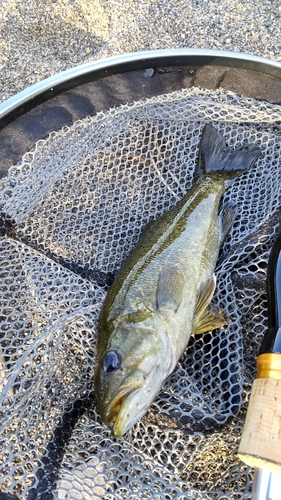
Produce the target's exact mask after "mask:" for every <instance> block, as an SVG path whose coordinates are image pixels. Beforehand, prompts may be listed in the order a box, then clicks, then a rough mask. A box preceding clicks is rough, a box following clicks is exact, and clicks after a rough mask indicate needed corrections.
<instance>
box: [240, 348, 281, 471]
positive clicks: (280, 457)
mask: <svg viewBox="0 0 281 500" xmlns="http://www.w3.org/2000/svg"><path fill="white" fill-rule="evenodd" d="M278 356H279V357H280V354H279V355H278ZM238 456H239V458H240V459H241V460H242V461H243V462H245V463H246V464H247V465H250V466H252V467H258V468H259V469H267V470H270V471H272V472H277V473H279V474H281V377H280V379H279V380H277V379H274V378H257V379H256V380H255V381H254V383H253V388H252V393H251V397H250V402H249V407H248V411H247V416H246V421H245V426H244V430H243V434H242V438H241V442H240V447H239V450H238Z"/></svg>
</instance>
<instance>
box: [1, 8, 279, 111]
mask: <svg viewBox="0 0 281 500" xmlns="http://www.w3.org/2000/svg"><path fill="white" fill-rule="evenodd" d="M280 24H281V4H280V0H173V1H161V0H119V1H118V0H29V1H28V2H25V1H22V0H0V68H1V74H0V81H1V86H0V102H1V101H4V100H6V99H7V98H9V97H11V96H12V95H14V94H16V93H18V92H19V91H20V90H22V89H24V88H26V87H28V86H30V85H32V84H34V83H36V82H38V81H40V80H42V79H43V78H46V77H48V76H51V75H53V74H55V73H58V72H60V71H63V70H65V69H68V68H71V67H73V66H76V65H79V64H82V63H86V62H90V61H94V60H96V59H101V58H104V57H110V56H113V55H119V54H124V53H126V52H137V51H142V50H150V49H160V48H183V47H189V48H205V49H219V50H232V51H236V52H237V51H238V52H245V53H248V54H254V55H259V56H263V57H268V58H270V59H274V60H275V61H281V30H280Z"/></svg>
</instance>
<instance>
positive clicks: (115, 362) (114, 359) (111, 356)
mask: <svg viewBox="0 0 281 500" xmlns="http://www.w3.org/2000/svg"><path fill="white" fill-rule="evenodd" d="M120 366H121V355H120V354H119V353H118V352H116V351H110V352H108V353H107V354H106V355H105V357H104V358H103V370H104V371H105V372H107V373H111V372H114V371H116V370H118V369H119V368H120Z"/></svg>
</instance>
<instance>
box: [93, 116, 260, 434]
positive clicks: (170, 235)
mask: <svg viewBox="0 0 281 500" xmlns="http://www.w3.org/2000/svg"><path fill="white" fill-rule="evenodd" d="M260 153H261V151H260V149H259V147H257V146H256V145H254V144H252V143H249V144H246V145H243V146H242V147H240V148H237V149H235V150H234V151H232V150H231V148H229V147H226V143H225V140H224V138H223V137H222V135H221V134H220V133H219V132H218V131H217V129H216V127H215V126H214V125H213V124H211V123H207V124H206V125H205V127H204V129H203V132H202V135H201V140H200V145H199V154H198V160H197V163H196V166H195V171H194V179H193V184H192V186H191V188H190V189H189V190H188V191H187V193H186V194H185V195H184V196H183V197H182V199H181V200H180V201H178V202H177V204H175V205H174V206H173V207H172V208H171V209H169V210H168V211H167V212H166V213H164V214H163V215H161V216H160V217H159V218H157V219H156V220H153V221H151V222H150V223H149V224H148V226H147V227H146V228H145V230H144V231H143V233H142V234H141V236H140V238H139V241H138V242H137V244H136V245H135V247H134V248H133V249H132V251H131V252H130V253H129V255H128V257H127V258H126V259H125V261H124V263H123V265H122V266H121V268H120V270H119V271H118V273H117V275H116V278H115V280H114V282H113V284H112V286H111V288H110V289H109V291H108V293H107V296H106V298H105V300H104V303H103V305H102V308H101V312H100V316H99V320H98V326H97V346H96V347H97V355H96V366H95V373H94V386H95V394H96V399H97V405H98V411H99V414H100V416H101V419H102V421H103V422H104V423H105V424H106V425H108V426H110V427H111V433H112V436H113V437H114V438H118V437H121V436H123V435H124V434H125V433H126V432H127V431H128V430H130V429H131V428H132V427H133V426H134V425H135V424H136V423H137V422H138V421H139V420H140V419H141V417H142V416H144V415H145V413H146V412H147V410H148V408H149V407H150V405H151V404H152V403H153V401H154V400H155V398H156V397H157V395H158V394H159V392H160V390H161V387H162V386H163V384H164V382H165V381H166V379H167V377H168V376H169V375H170V374H171V373H172V371H173V370H174V369H175V367H176V364H177V362H178V360H179V358H180V357H181V356H182V354H183V353H184V351H185V349H186V347H187V345H188V342H189V339H190V336H191V335H192V334H198V333H204V332H206V331H211V330H214V329H216V328H219V327H222V326H223V325H225V324H226V323H227V318H226V317H225V314H224V313H223V311H222V310H221V309H219V308H214V306H211V305H210V302H211V299H212V297H213V295H214V292H215V288H216V276H215V274H214V270H215V266H216V262H217V259H218V255H219V251H220V247H221V245H222V242H223V241H224V240H225V238H226V235H227V234H228V233H229V230H230V228H231V227H232V225H233V222H234V219H235V216H236V210H235V207H234V205H233V204H232V203H229V204H228V205H227V206H226V208H224V209H223V210H219V205H220V201H221V198H222V196H223V194H224V192H225V190H226V189H227V188H228V186H230V185H231V184H232V183H233V182H234V181H235V178H236V177H237V176H239V175H240V174H242V173H243V172H244V171H246V170H248V169H249V168H250V167H251V166H252V165H253V164H254V163H255V162H256V160H257V158H258V157H259V156H260Z"/></svg>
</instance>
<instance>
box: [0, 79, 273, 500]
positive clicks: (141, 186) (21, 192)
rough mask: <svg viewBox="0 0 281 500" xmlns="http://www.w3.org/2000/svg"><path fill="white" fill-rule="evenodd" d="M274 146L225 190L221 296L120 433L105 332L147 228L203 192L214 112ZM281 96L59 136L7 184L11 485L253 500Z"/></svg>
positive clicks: (102, 494) (5, 413)
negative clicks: (189, 195) (100, 377)
mask: <svg viewBox="0 0 281 500" xmlns="http://www.w3.org/2000/svg"><path fill="white" fill-rule="evenodd" d="M207 122H214V123H215V126H216V127H217V129H218V130H219V131H220V132H221V134H222V135H223V136H224V138H225V140H226V142H227V144H228V145H230V146H232V147H233V148H235V147H238V146H240V145H241V144H243V143H245V142H253V143H255V144H258V145H259V146H260V147H261V149H262V155H261V157H260V158H259V160H258V162H257V163H256V165H255V166H254V167H253V168H252V169H251V170H250V171H249V172H247V173H245V174H243V176H241V177H240V178H239V179H238V180H237V181H236V182H235V183H234V184H233V185H232V186H231V187H230V188H229V190H228V191H227V192H226V193H225V195H224V198H223V200H222V206H223V205H224V204H227V202H228V201H229V200H232V201H234V202H235V205H236V207H237V217H236V220H235V223H234V226H233V228H232V229H231V231H230V234H229V236H228V238H227V240H226V241H225V243H224V245H223V248H222V250H221V254H220V257H219V261H218V265H217V270H216V275H217V290H216V293H215V297H214V302H215V303H216V304H219V305H220V307H221V308H222V309H224V310H225V311H226V314H227V316H228V319H229V321H228V325H227V327H225V328H224V329H220V330H217V331H215V332H212V333H206V334H204V335H200V336H196V338H195V337H192V338H191V340H190V343H189V346H188V348H187V350H186V353H185V354H184V356H183V357H182V359H181V360H180V361H179V363H178V365H177V368H176V370H175V371H174V373H173V374H172V375H171V376H170V377H169V379H168V380H167V381H166V383H165V385H164V387H163V389H162V391H161V393H160V394H159V396H158V397H157V399H156V401H155V403H154V404H153V405H152V406H151V408H150V409H149V411H148V413H147V415H146V416H145V417H144V418H143V419H142V420H141V421H140V422H139V423H138V424H136V426H135V427H134V428H133V429H132V430H131V431H129V432H128V433H127V434H126V435H125V436H124V438H121V439H118V440H115V439H113V438H112V437H111V434H110V430H109V429H108V428H107V427H106V426H104V425H103V424H102V422H101V420H100V417H99V415H98V413H97V412H96V405H95V395H94V393H93V368H94V363H95V331H96V323H97V319H98V316H99V312H100V308H101V304H102V301H103V299H104V297H105V294H106V291H107V289H108V286H109V285H110V284H111V283H112V280H113V279H114V275H115V273H116V271H117V270H118V269H119V267H120V265H121V263H122V261H123V260H124V258H125V256H126V255H127V254H128V253H129V252H130V250H131V248H132V247H133V245H134V244H135V243H136V242H137V240H138V238H139V235H140V232H141V230H142V228H143V227H144V226H145V225H146V224H147V222H148V221H149V220H151V219H155V218H157V217H158V216H159V215H160V214H162V213H163V212H164V211H166V210H168V209H169V208H170V207H172V206H173V205H174V204H175V203H176V202H177V201H178V200H179V199H181V197H182V196H183V194H184V193H185V192H186V190H188V189H189V187H190V186H191V183H192V175H193V171H194V167H195V162H196V158H197V155H198V147H199V142H200V137H201V133H202V129H203V127H204V124H205V123H207ZM280 144H281V113H280V107H279V106H277V105H271V104H268V103H265V102H260V101H255V100H253V99H248V98H244V97H241V96H237V95H235V94H234V93H231V92H227V91H223V90H217V91H210V90H202V89H198V88H193V89H189V90H182V91H177V92H175V93H171V94H167V95H162V96H158V97H155V98H152V99H149V100H146V101H139V102H136V103H133V104H131V105H126V106H121V107H120V108H118V109H110V110H109V111H107V112H104V113H100V114H98V115H96V116H95V117H87V118H86V119H84V120H82V121H77V122H76V123H74V124H73V125H72V126H70V127H67V128H63V129H62V130H61V131H59V132H53V133H51V134H50V136H49V137H48V138H47V139H45V140H41V141H39V142H38V143H37V144H36V145H35V147H34V149H33V150H32V151H30V152H29V153H27V154H25V155H24V157H23V158H22V160H21V161H20V162H19V163H18V164H17V165H14V166H12V167H11V168H10V169H9V171H8V172H7V174H6V175H5V176H4V177H3V178H2V179H1V181H0V211H1V214H0V230H1V236H0V274H1V278H0V287H1V298H0V301H1V309H0V341H1V357H0V363H1V371H0V388H1V397H0V446H1V451H0V464H1V466H0V470H1V475H2V477H1V491H2V492H9V493H13V494H15V495H17V497H18V498H20V499H28V500H31V499H37V498H38V499H44V500H46V499H49V498H50V499H51V498H58V499H64V500H65V499H83V500H88V499H91V500H93V499H94V500H96V499H103V500H113V499H130V500H137V499H142V500H145V499H151V498H153V499H159V500H160V499H163V498H164V499H167V500H169V499H198V500H200V499H202V500H209V499H218V500H226V499H232V500H233V499H236V498H237V499H244V500H246V499H249V498H250V491H251V482H252V470H251V469H250V468H249V467H247V466H245V465H244V464H243V463H242V462H240V461H239V459H238V458H237V456H236V453H237V449H238V445H239V441H240V436H241V433H242V429H243V425H244V419H245V414H246V407H247V402H248V398H249V393H250V389H251V384H252V381H253V379H254V377H255V371H256V368H255V362H256V356H257V352H258V346H259V344H260V341H261V338H262V336H263V334H264V332H265V330H266V322H267V313H266V294H265V278H266V267H267V260H268V254H269V251H270V248H271V245H272V243H273V241H274V237H275V235H276V230H277V227H278V223H279V217H280V211H279V206H280V194H281V193H280V190H281V182H280V181H281V179H280V176H281V173H280V172H281V171H280V168H279V165H280V157H281V145H280Z"/></svg>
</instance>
